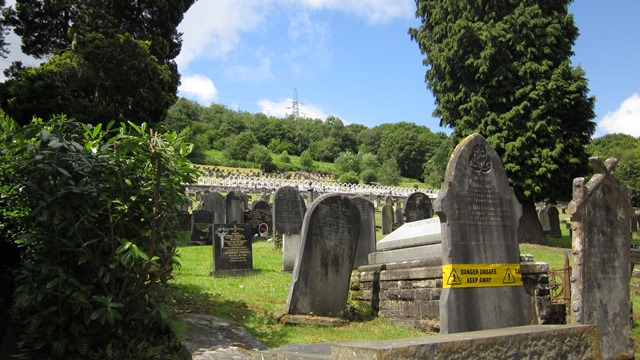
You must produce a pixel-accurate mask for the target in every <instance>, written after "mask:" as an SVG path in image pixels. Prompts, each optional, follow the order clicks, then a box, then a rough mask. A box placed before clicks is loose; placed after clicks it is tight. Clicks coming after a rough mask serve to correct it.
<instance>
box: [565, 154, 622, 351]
mask: <svg viewBox="0 0 640 360" xmlns="http://www.w3.org/2000/svg"><path fill="white" fill-rule="evenodd" d="M589 161H590V162H591V165H592V167H593V169H594V175H593V177H592V178H591V179H590V180H589V182H586V180H585V179H584V178H576V179H574V181H573V200H572V201H571V202H570V203H569V206H568V208H567V210H568V212H569V214H570V215H571V222H572V226H573V235H572V236H573V239H572V250H573V273H572V275H571V306H570V307H569V308H570V309H571V322H572V323H574V324H595V325H598V337H599V338H600V349H602V358H603V359H632V358H633V356H632V355H631V354H633V343H632V341H631V321H630V320H629V310H630V309H631V301H630V296H629V291H630V289H629V279H630V277H631V274H630V271H631V254H630V253H631V252H630V250H629V249H630V247H631V234H630V232H629V221H630V219H631V216H632V214H633V212H632V208H631V194H630V192H629V190H628V189H627V188H626V187H625V186H624V185H618V184H617V182H616V179H615V178H614V177H613V176H612V175H611V172H612V171H613V170H614V169H615V166H616V164H617V162H618V160H617V159H615V158H609V159H607V161H606V162H604V163H603V162H602V160H601V159H600V158H597V157H594V158H590V159H589Z"/></svg>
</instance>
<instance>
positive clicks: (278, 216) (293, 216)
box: [272, 186, 306, 271]
mask: <svg viewBox="0 0 640 360" xmlns="http://www.w3.org/2000/svg"><path fill="white" fill-rule="evenodd" d="M305 211H306V205H305V203H304V200H303V199H302V196H300V192H299V191H298V189H296V188H294V187H291V186H283V187H281V188H279V189H278V190H276V193H275V194H274V199H273V215H272V216H273V229H274V231H275V232H277V233H278V234H279V235H281V236H282V270H283V271H292V270H293V267H294V265H295V263H296V259H297V258H298V254H299V252H300V242H301V238H300V232H301V231H302V219H303V218H304V214H305Z"/></svg>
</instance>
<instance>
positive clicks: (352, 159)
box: [333, 151, 360, 174]
mask: <svg viewBox="0 0 640 360" xmlns="http://www.w3.org/2000/svg"><path fill="white" fill-rule="evenodd" d="M333 163H334V165H335V166H336V168H338V171H339V172H341V173H343V174H346V173H348V172H351V171H353V172H355V173H356V174H357V173H359V172H360V158H359V157H358V155H356V154H354V153H352V152H351V151H344V152H341V153H340V154H338V157H336V159H335V160H334V162H333Z"/></svg>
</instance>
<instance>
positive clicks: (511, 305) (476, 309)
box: [434, 134, 531, 334]
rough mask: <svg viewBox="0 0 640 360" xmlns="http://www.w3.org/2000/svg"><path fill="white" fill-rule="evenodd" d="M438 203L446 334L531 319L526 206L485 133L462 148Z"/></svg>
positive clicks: (450, 165)
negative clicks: (521, 236) (523, 220)
mask: <svg viewBox="0 0 640 360" xmlns="http://www.w3.org/2000/svg"><path fill="white" fill-rule="evenodd" d="M434 205H435V206H434V207H435V209H436V213H437V214H438V217H439V218H440V224H441V229H442V230H441V236H442V272H443V276H442V294H441V297H440V332H441V333H443V334H447V333H457V332H465V331H474V330H484V329H496V328H503V327H511V326H520V325H526V324H529V323H530V319H531V316H530V313H529V309H530V304H529V299H528V297H527V294H526V291H525V289H524V287H523V283H522V277H521V274H520V250H519V247H518V221H519V219H520V217H521V216H522V207H521V205H520V202H518V199H516V197H515V193H514V191H513V188H512V187H511V186H509V182H508V179H507V175H506V172H505V170H504V167H503V165H502V161H501V160H500V157H499V156H498V154H497V153H496V152H495V150H494V149H493V148H492V147H491V146H490V145H489V143H488V142H487V141H486V140H485V138H483V137H482V136H481V135H479V134H473V135H470V136H468V137H467V138H465V139H464V140H462V142H460V144H458V146H457V147H456V148H455V150H454V151H453V154H452V155H451V158H450V160H449V163H448V165H447V170H446V173H445V180H444V182H443V184H442V189H441V190H440V192H439V193H438V198H437V199H436V202H435V204H434Z"/></svg>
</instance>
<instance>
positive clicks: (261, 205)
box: [251, 200, 271, 216]
mask: <svg viewBox="0 0 640 360" xmlns="http://www.w3.org/2000/svg"><path fill="white" fill-rule="evenodd" d="M251 210H261V211H263V212H266V213H269V216H271V205H269V203H268V202H267V201H264V200H256V201H254V202H253V203H252V204H251Z"/></svg>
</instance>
